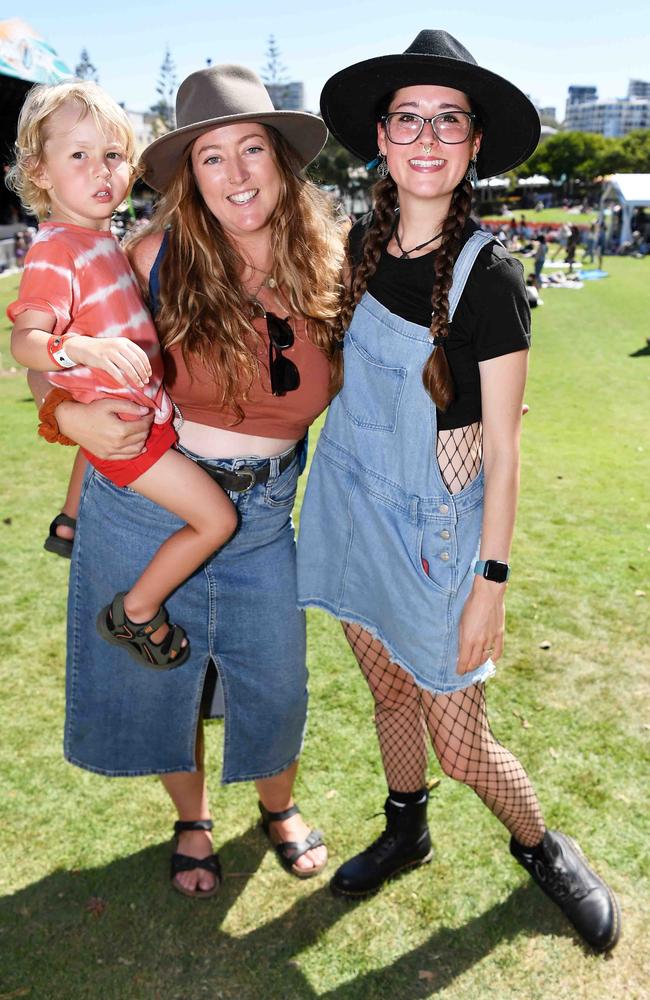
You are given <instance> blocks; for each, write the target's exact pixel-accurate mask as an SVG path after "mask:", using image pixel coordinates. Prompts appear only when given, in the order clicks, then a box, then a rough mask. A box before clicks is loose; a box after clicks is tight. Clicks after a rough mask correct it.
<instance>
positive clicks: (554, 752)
mask: <svg viewBox="0 0 650 1000" xmlns="http://www.w3.org/2000/svg"><path fill="white" fill-rule="evenodd" d="M548 752H549V754H550V755H551V757H552V758H553V760H558V759H559V756H560V755H559V753H558V752H557V750H556V749H555V747H549V748H548Z"/></svg>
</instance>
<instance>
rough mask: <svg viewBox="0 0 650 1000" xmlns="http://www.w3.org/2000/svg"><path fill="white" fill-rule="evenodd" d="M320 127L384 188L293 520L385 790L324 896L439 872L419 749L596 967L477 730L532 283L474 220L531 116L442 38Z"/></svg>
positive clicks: (582, 886) (561, 884) (527, 137)
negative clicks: (352, 674)
mask: <svg viewBox="0 0 650 1000" xmlns="http://www.w3.org/2000/svg"><path fill="white" fill-rule="evenodd" d="M321 110H322V112H323V117H324V119H325V122H326V123H327V125H328V126H329V128H330V130H331V131H332V132H333V133H334V135H335V136H336V137H337V138H338V139H339V140H340V142H341V143H342V144H343V145H344V146H345V147H346V148H347V149H349V150H350V151H351V152H353V153H355V154H356V155H358V156H359V157H360V158H361V159H363V160H371V159H372V158H373V157H375V156H378V160H377V161H376V162H378V163H379V170H378V173H379V175H380V177H381V180H380V181H379V182H378V183H377V185H376V186H375V189H374V210H373V212H372V213H370V215H369V216H368V217H366V218H365V219H363V220H361V221H360V222H359V223H358V224H357V225H356V226H355V227H353V229H352V231H351V233H350V238H349V253H348V262H349V270H350V283H349V288H348V292H347V296H346V298H345V300H344V304H343V310H342V321H343V323H342V326H343V329H344V331H345V337H344V368H345V381H344V386H343V390H342V392H341V393H340V394H339V395H338V396H337V397H336V398H335V399H334V400H333V402H332V405H331V406H330V409H329V413H328V417H327V421H326V423H325V427H324V429H323V432H322V434H321V438H320V441H319V445H318V448H317V450H316V454H315V457H314V461H313V465H312V470H311V473H310V478H309V483H308V486H307V491H306V495H305V500H304V504H303V508H302V512H301V521H300V543H299V558H298V571H299V572H298V575H299V596H300V603H301V606H303V607H304V606H308V605H313V606H316V607H321V608H324V609H325V610H327V611H329V612H330V613H332V614H334V615H335V616H336V617H338V618H339V619H341V621H342V622H343V626H344V629H345V633H346V636H347V638H348V640H349V642H350V644H351V646H352V649H353V651H354V653H355V655H356V657H357V659H358V661H359V664H360V666H361V669H362V671H363V673H364V675H365V677H366V680H367V682H368V685H369V687H370V690H371V692H372V695H373V698H374V700H375V721H376V727H377V733H378V736H379V743H380V748H381V754H382V759H383V764H384V770H385V773H386V779H387V784H388V798H387V800H386V804H385V813H386V819H387V825H386V829H385V831H384V832H383V833H382V834H381V836H380V837H379V838H378V839H377V840H376V841H375V842H374V843H373V844H372V845H371V846H370V847H369V848H367V849H366V850H364V851H363V852H362V853H361V854H359V855H357V856H356V857H354V858H352V859H351V860H349V861H347V862H346V863H345V864H344V865H342V866H341V867H340V868H339V869H338V871H337V872H336V873H335V875H334V877H333V879H332V882H331V886H332V889H333V891H334V892H335V893H336V894H339V895H344V896H351V897H357V898H358V897H363V896H367V895H369V894H371V893H373V892H375V891H376V890H377V889H379V888H380V886H381V885H382V884H383V883H384V882H385V881H386V879H388V878H390V877H392V876H393V875H395V874H397V873H398V872H400V871H402V870H403V869H405V868H409V867H415V866H418V865H421V864H423V863H424V862H426V861H428V860H430V859H431V857H432V849H431V839H430V836H429V830H428V826H427V818H426V809H427V788H426V766H427V736H428V737H429V738H430V739H431V742H432V744H433V747H434V750H435V752H436V755H437V757H438V759H439V761H440V764H441V766H442V768H443V770H444V772H445V773H446V774H447V775H449V776H450V777H453V778H456V779H458V780H460V781H462V782H465V783H466V784H467V785H469V787H470V788H472V789H473V790H474V791H475V792H476V793H477V794H478V795H479V796H480V797H481V799H482V800H483V802H484V803H485V804H486V805H487V806H488V808H490V809H491V810H492V812H493V813H494V814H495V816H497V818H499V819H500V820H501V821H502V822H503V823H504V824H505V826H506V827H507V829H508V830H509V832H510V833H511V842H510V843H511V851H512V853H513V854H514V856H515V857H516V858H517V860H518V861H519V862H520V863H521V864H522V865H523V866H524V867H525V868H526V870H527V871H529V872H530V874H531V875H532V876H533V878H534V879H535V880H536V881H537V882H538V883H539V884H540V885H541V886H542V888H543V889H544V891H545V892H546V893H547V894H548V895H549V896H550V897H551V899H553V900H554V901H555V902H556V903H557V904H558V905H559V906H560V907H561V908H562V910H563V911H564V913H565V914H566V915H567V917H568V918H569V919H570V920H571V921H572V922H573V924H574V925H575V926H576V928H577V929H578V931H579V932H580V933H581V934H582V936H583V937H584V938H585V939H586V940H587V941H588V942H589V943H590V944H591V945H592V946H593V947H594V948H596V949H598V950H606V949H608V948H611V947H613V945H614V944H615V943H616V940H617V938H618V933H619V911H618V905H617V903H616V900H615V898H614V896H613V894H612V893H611V891H610V890H609V888H608V887H607V886H606V885H605V883H604V882H603V881H602V880H601V879H600V878H599V877H598V876H597V875H596V874H595V873H594V872H593V871H592V870H591V869H590V868H589V866H588V865H587V863H586V861H585V859H584V857H583V856H582V854H581V852H580V851H579V849H578V848H577V846H576V845H575V844H574V843H573V841H571V840H570V839H569V838H568V837H566V836H564V835H563V834H561V833H557V832H554V831H550V830H547V828H546V826H545V824H544V820H543V817H542V813H541V809H540V806H539V803H538V801H537V798H536V796H535V792H534V790H533V787H532V785H531V783H530V781H529V779H528V776H527V774H526V772H525V770H524V768H523V767H522V765H521V764H520V763H519V761H518V760H517V759H516V758H515V757H514V756H513V755H512V754H511V753H510V752H509V751H508V750H506V748H505V747H503V746H501V744H500V743H498V741H497V740H496V739H495V738H494V737H493V735H492V733H491V730H490V727H489V723H488V720H487V715H486V709H485V681H486V679H487V678H488V677H489V676H490V675H491V674H492V673H493V672H494V661H496V660H498V659H499V657H500V656H501V652H502V648H503V629H504V594H505V588H506V581H507V579H508V577H509V575H510V569H509V566H508V558H509V553H510V543H511V538H512V533H513V528H514V520H515V509H516V501H517V491H518V475H519V425H520V420H521V412H522V399H523V391H524V383H525V378H526V367H527V359H528V347H529V342H530V326H529V323H530V314H529V310H528V305H527V297H526V290H525V286H524V281H523V273H522V268H521V265H520V264H519V263H518V262H517V261H515V260H513V259H512V258H510V257H509V255H508V253H507V252H506V251H505V250H504V249H503V247H501V245H500V244H498V243H497V242H496V241H495V240H494V238H493V237H492V235H491V234H487V233H483V232H480V231H479V230H478V227H477V226H476V225H475V223H473V222H472V221H471V220H470V218H469V211H470V205H471V196H472V185H473V183H474V182H475V181H476V179H477V177H488V176H490V175H492V174H496V173H501V172H505V171H507V170H510V169H512V168H513V167H515V166H517V164H519V163H521V162H523V161H524V160H525V159H526V158H527V157H528V156H529V155H530V154H531V153H532V152H533V150H534V148H535V146H536V144H537V140H538V138H539V131H540V125H539V117H538V115H537V112H536V110H535V108H534V107H533V105H532V104H531V103H530V101H529V100H528V98H527V97H525V95H524V94H522V93H521V92H520V91H519V90H517V88H516V87H514V86H513V85H512V84H510V83H509V82H508V81H507V80H504V79H503V78H501V77H499V76H497V75H496V74H494V73H492V72H490V71H489V70H485V69H482V68H481V67H479V66H477V64H476V61H475V60H474V58H473V57H472V56H471V55H470V53H469V52H468V51H467V50H466V49H465V48H464V47H463V46H462V45H461V44H460V43H459V42H458V41H457V40H456V39H455V38H452V37H451V36H450V35H448V34H447V33H446V32H444V31H423V32H421V33H420V34H419V35H418V37H417V38H416V39H415V41H414V42H413V44H412V45H411V46H410V47H409V49H407V51H406V52H405V53H403V54H399V55H393V56H382V57H380V58H376V59H369V60H367V61H365V62H362V63H358V64H356V65H354V66H351V67H349V68H348V69H344V70H342V71H341V72H339V73H337V74H336V75H335V76H334V77H332V78H331V79H330V80H329V81H328V82H327V83H326V85H325V88H324V90H323V94H322V98H321ZM325 523H326V524H328V526H330V530H329V531H328V532H327V533H326V534H325V533H324V532H323V527H322V526H323V524H325ZM466 839H467V838H466V837H464V838H463V840H464V841H466ZM456 846H458V845H456Z"/></svg>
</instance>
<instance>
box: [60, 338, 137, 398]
mask: <svg viewBox="0 0 650 1000" xmlns="http://www.w3.org/2000/svg"><path fill="white" fill-rule="evenodd" d="M65 349H66V353H67V355H68V357H69V358H70V359H71V360H72V361H76V362H77V364H79V365H88V367H89V368H99V369H100V370H101V371H105V372H108V374H109V375H110V376H111V377H112V378H114V379H115V381H116V382H119V383H120V385H132V386H135V387H136V388H141V387H142V386H143V385H146V384H147V382H148V381H149V379H150V378H151V363H150V361H149V358H148V357H147V355H146V353H145V352H144V351H143V350H142V348H141V347H138V345H137V344H134V343H133V341H131V340H128V339H127V338H126V337H84V336H81V335H78V336H76V337H70V339H69V340H66V342H65Z"/></svg>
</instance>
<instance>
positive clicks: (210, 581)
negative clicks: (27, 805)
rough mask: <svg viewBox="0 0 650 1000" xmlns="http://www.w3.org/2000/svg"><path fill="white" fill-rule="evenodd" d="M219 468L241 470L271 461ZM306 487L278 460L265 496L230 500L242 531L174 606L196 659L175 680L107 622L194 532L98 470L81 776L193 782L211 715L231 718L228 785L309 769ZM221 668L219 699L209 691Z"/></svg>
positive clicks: (80, 559) (91, 515)
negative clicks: (168, 551) (299, 531)
mask: <svg viewBox="0 0 650 1000" xmlns="http://www.w3.org/2000/svg"><path fill="white" fill-rule="evenodd" d="M190 457H192V456H190ZM193 457H197V456H193ZM210 464H212V465H215V466H219V467H222V468H227V469H237V468H238V467H241V466H243V465H246V466H247V467H254V466H256V465H259V464H261V460H260V461H257V460H252V461H251V460H244V459H232V460H225V461H218V460H215V461H214V462H211V463H210ZM297 479H298V459H295V460H294V461H293V462H292V463H291V465H290V466H289V467H288V468H287V469H285V470H284V471H283V472H281V473H280V472H279V459H271V473H270V476H269V479H268V481H267V482H266V483H265V484H259V485H257V486H254V487H253V488H252V489H251V490H249V491H248V492H246V493H237V494H235V493H233V494H230V496H231V499H232V500H233V502H234V503H235V505H236V506H237V510H238V513H239V518H240V524H239V528H238V530H237V532H236V533H235V535H234V536H233V538H232V539H231V540H230V541H229V542H228V543H227V544H226V545H225V546H224V547H223V548H222V549H221V550H220V551H219V552H218V553H217V554H216V555H214V556H213V557H212V558H211V559H210V560H209V561H208V562H207V563H206V564H205V565H204V566H203V567H202V568H201V569H199V570H197V571H196V572H195V573H194V574H193V576H192V577H191V578H190V579H189V580H187V581H186V582H185V583H184V584H183V585H182V586H181V587H180V588H179V589H178V590H177V591H176V592H175V593H174V594H173V595H172V596H171V597H170V598H169V599H168V600H167V601H166V607H167V608H168V611H169V616H170V619H171V620H172V621H174V622H178V624H180V625H182V626H183V628H184V629H185V630H186V632H187V634H188V637H189V640H190V647H191V655H190V657H189V659H188V660H187V661H186V662H185V663H184V664H183V665H182V666H181V667H178V668H176V669H175V670H169V671H156V670H152V669H150V668H147V667H145V666H140V664H138V663H137V662H135V661H134V660H133V659H132V658H131V657H130V656H129V655H128V654H127V653H126V652H125V651H123V650H121V649H119V648H117V647H115V646H113V645H109V644H108V643H107V642H105V641H104V640H103V639H101V638H100V636H99V635H98V634H97V632H96V629H95V619H96V617H97V614H98V612H99V610H100V609H101V608H102V607H104V606H105V605H106V604H108V603H109V602H110V601H111V600H112V598H113V596H114V595H115V593H116V592H117V591H122V590H127V589H128V588H129V587H130V586H131V585H132V584H133V583H134V581H135V580H136V579H137V577H138V575H139V573H140V572H141V571H142V570H143V568H144V567H145V565H146V564H147V563H148V562H149V560H150V559H151V557H152V556H153V554H154V553H155V551H156V550H157V549H158V547H159V546H160V544H161V543H162V542H163V541H164V540H165V539H166V538H167V537H169V535H170V534H172V532H174V531H176V530H177V529H178V528H179V527H181V525H182V522H181V521H180V520H178V519H177V518H176V517H175V516H174V515H173V514H170V513H169V512H168V511H166V510H164V509H162V508H161V507H158V506H157V505H156V504H154V503H152V502H151V501H150V500H147V499H146V498H145V497H142V496H140V495H139V494H137V493H135V492H134V491H133V490H130V489H129V488H128V487H127V488H120V487H117V486H114V485H113V484H112V483H111V482H109V480H107V479H105V478H104V477H103V476H102V475H101V474H100V473H98V472H97V471H96V470H94V469H93V470H90V472H89V474H88V476H87V478H86V480H85V483H84V489H83V496H82V503H81V509H80V512H79V519H78V522H77V533H76V536H75V544H74V556H73V561H72V570H71V577H70V591H69V608H68V611H69V614H68V663H67V681H66V688H67V690H66V694H67V706H66V726H65V756H66V758H67V759H68V760H69V761H70V762H71V763H73V764H76V765H78V766H80V767H83V768H86V769H88V770H91V771H96V772H99V773H101V774H107V775H142V774H154V773H156V774H160V773H168V772H173V771H194V770H196V760H195V746H196V731H197V724H198V718H199V713H200V712H201V711H202V713H203V715H204V716H205V717H207V718H210V717H215V716H218V715H223V716H224V722H225V733H224V751H223V771H222V780H223V782H224V783H228V782H234V781H247V780H251V779H254V778H264V777H268V776H270V775H273V774H277V773H280V772H281V771H284V770H285V769H286V768H287V767H288V766H289V765H290V764H291V763H292V762H293V761H294V760H295V759H296V758H297V757H298V755H299V753H300V749H301V745H302V739H303V732H304V726H305V719H306V712H307V670H306V667H305V625H304V614H303V612H302V611H299V610H298V609H297V606H296V564H295V541H294V532H293V524H292V521H291V510H292V507H293V503H294V499H295V494H296V485H297ZM210 661H212V662H213V663H214V664H215V665H216V670H217V674H218V683H217V684H216V686H215V685H207V686H206V684H205V681H206V675H207V673H208V667H209V664H210Z"/></svg>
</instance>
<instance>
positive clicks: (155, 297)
mask: <svg viewBox="0 0 650 1000" xmlns="http://www.w3.org/2000/svg"><path fill="white" fill-rule="evenodd" d="M168 243H169V233H168V231H167V230H165V232H164V233H163V238H162V242H161V244H160V248H159V250H158V253H157V254H156V259H155V260H154V262H153V267H152V268H151V270H150V271H149V303H150V305H151V314H152V316H155V315H156V313H157V312H158V310H159V309H160V265H161V264H162V262H163V258H164V256H165V254H166V252H167V245H168Z"/></svg>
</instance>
